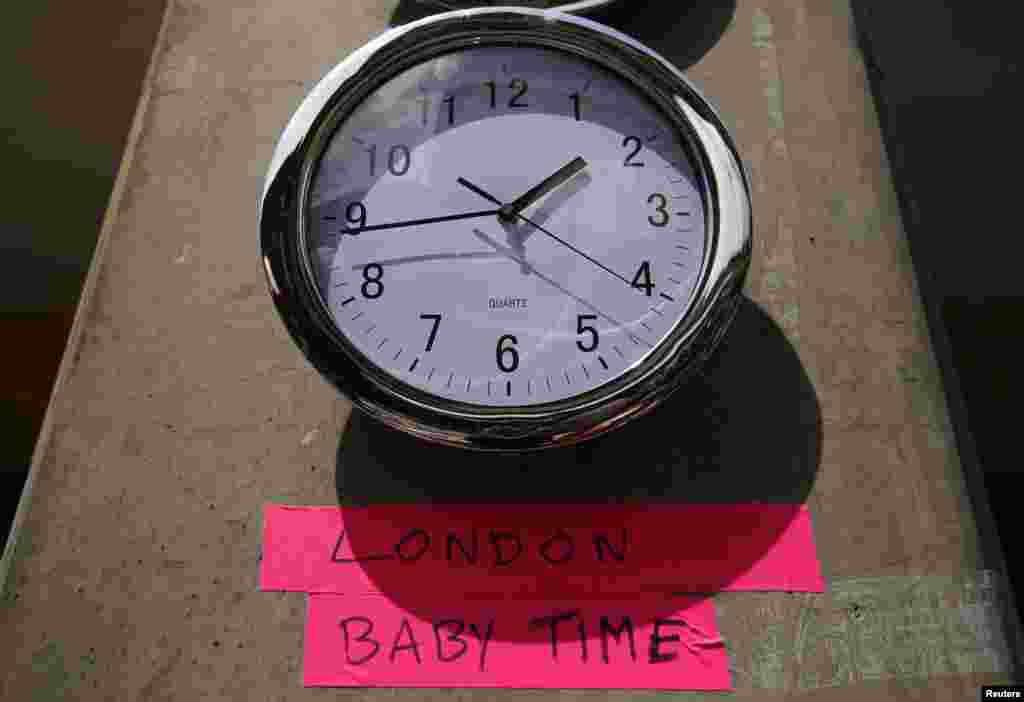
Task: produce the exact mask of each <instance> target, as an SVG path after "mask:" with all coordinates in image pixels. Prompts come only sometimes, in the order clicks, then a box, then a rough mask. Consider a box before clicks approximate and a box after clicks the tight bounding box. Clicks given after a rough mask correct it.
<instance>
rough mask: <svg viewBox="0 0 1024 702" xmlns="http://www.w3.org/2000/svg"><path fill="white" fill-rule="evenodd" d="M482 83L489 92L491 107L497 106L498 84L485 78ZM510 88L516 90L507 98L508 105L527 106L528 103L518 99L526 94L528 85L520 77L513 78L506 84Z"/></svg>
mask: <svg viewBox="0 0 1024 702" xmlns="http://www.w3.org/2000/svg"><path fill="white" fill-rule="evenodd" d="M484 85H486V86H487V89H488V90H489V91H490V93H491V109H494V108H495V107H497V106H498V86H497V84H496V83H495V82H494V81H493V80H485V81H484ZM508 87H509V89H510V90H514V91H517V92H515V93H514V94H513V95H512V97H510V98H509V100H508V106H509V107H529V106H530V105H529V103H526V102H520V101H519V99H520V98H522V97H523V96H524V95H526V91H527V90H528V89H529V85H528V84H527V82H526V81H525V80H522V79H521V78H515V79H513V80H512V82H511V83H509V84H508Z"/></svg>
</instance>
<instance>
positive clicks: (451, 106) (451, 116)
mask: <svg viewBox="0 0 1024 702" xmlns="http://www.w3.org/2000/svg"><path fill="white" fill-rule="evenodd" d="M441 102H447V103H448V126H449V127H450V126H452V125H453V124H455V96H454V95H449V96H448V97H446V98H445V99H444V100H442V101H441Z"/></svg>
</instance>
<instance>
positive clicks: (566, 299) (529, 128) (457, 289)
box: [306, 47, 705, 407]
mask: <svg viewBox="0 0 1024 702" xmlns="http://www.w3.org/2000/svg"><path fill="white" fill-rule="evenodd" d="M549 176H554V177H553V178H550V179H549ZM540 184H543V185H546V186H549V187H546V188H543V190H544V191H545V192H542V193H534V194H533V195H528V196H527V197H525V198H523V196H524V195H525V194H527V193H528V192H529V191H531V189H534V188H535V186H538V185H540ZM699 187H700V186H699V183H698V179H697V177H696V176H695V174H694V170H693V167H692V165H691V163H690V162H689V158H688V156H687V155H686V152H685V151H684V148H683V146H682V143H681V141H680V139H679V137H678V135H677V133H676V131H675V129H674V127H673V126H672V124H671V123H670V122H669V120H668V119H666V118H665V117H664V116H663V115H662V113H661V112H660V111H658V110H657V108H656V107H655V106H654V105H653V104H652V103H650V102H649V101H647V100H646V99H645V98H644V97H643V96H642V95H641V94H640V93H639V92H637V91H635V90H634V89H632V88H631V87H630V85H628V84H627V83H626V82H625V81H623V80H622V79H621V78H619V77H617V76H616V75H615V74H613V73H611V72H610V71H608V70H606V69H603V68H601V67H600V66H598V65H596V64H594V63H591V62H589V61H586V60H584V59H582V58H579V57H576V56H574V55H571V54H567V53H562V52H558V51H555V50H548V49H540V48H528V47H508V48H504V47H480V48H474V49H470V50H464V51H458V52H455V53H449V54H445V55H443V56H440V57H438V58H436V59H433V60H430V61H428V62H425V63H422V64H419V65H417V66H415V67H414V68H412V69H409V70H407V71H405V72H404V73H402V74H400V75H398V76H397V77H395V78H394V79H392V80H390V81H389V82H387V83H385V84H383V85H382V86H381V87H380V88H379V89H378V90H376V91H375V92H374V93H372V94H371V95H370V96H369V97H368V98H367V99H366V100H365V101H364V102H363V103H362V104H360V105H359V107H358V108H357V109H356V110H355V112H354V113H352V114H351V115H349V117H348V118H346V119H345V120H344V121H343V122H342V123H341V125H340V126H339V127H338V128H337V130H336V131H335V133H334V134H333V135H332V136H331V138H330V140H329V142H328V145H327V147H326V148H325V150H324V153H323V156H322V158H321V161H320V163H319V165H318V168H317V170H316V171H315V173H314V176H313V180H312V184H311V189H310V199H309V202H308V209H307V211H306V221H307V228H308V229H307V231H308V239H309V249H310V256H311V263H312V268H313V270H314V272H315V275H316V278H317V283H318V285H319V288H320V292H321V294H322V297H323V300H324V302H325V303H326V305H327V306H328V307H329V310H330V313H331V315H332V317H333V319H334V320H335V323H336V324H337V326H338V329H339V330H340V331H341V333H342V334H344V335H345V337H346V338H347V339H348V340H349V341H350V342H351V344H352V345H353V346H355V348H356V349H358V351H359V352H361V353H362V354H363V355H364V356H365V357H366V359H368V360H369V362H371V363H373V364H375V365H376V366H378V367H379V368H380V369H382V370H384V371H385V372H386V373H388V374H390V375H392V376H394V377H395V378H397V379H398V380H400V381H402V382H404V383H407V384H409V385H412V386H415V387H417V388H419V389H421V390H424V391H426V392H428V393H431V394H433V395H438V396H442V397H445V398H450V399H452V400H457V401H461V402H466V403H471V404H476V405H485V406H498V407H512V406H529V405H538V404H543V403H548V402H554V401H559V400H564V399H567V398H570V397H573V396H575V395H579V394H581V393H584V392H588V391H591V390H594V389H595V388H598V387H600V386H601V385H604V384H605V383H608V382H610V381H613V380H614V379H615V378H617V377H619V376H620V375H622V374H623V373H625V372H626V371H628V370H629V369H630V368H632V367H634V366H635V365H637V364H639V363H640V362H642V361H643V359H644V358H645V357H646V356H647V355H648V354H649V353H650V352H651V351H652V350H653V349H654V348H656V347H657V346H658V344H659V343H661V342H662V341H663V340H664V339H665V338H666V337H667V336H668V335H669V333H670V332H671V331H672V329H673V328H674V327H675V325H676V324H677V323H678V322H679V321H680V319H681V318H682V317H683V316H684V315H685V313H686V311H687V309H688V307H689V305H690V301H691V298H692V296H693V294H694V292H695V288H696V285H697V282H698V279H699V276H700V271H701V263H702V261H703V259H704V250H705V219H704V210H703V207H702V199H701V193H700V191H699V189H698V188H699ZM501 206H506V210H505V212H504V215H505V216H499V214H498V209H499V208H500V207H501ZM509 208H512V209H511V210H510V209H509Z"/></svg>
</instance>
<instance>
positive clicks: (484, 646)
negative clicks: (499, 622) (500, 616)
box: [469, 619, 494, 672]
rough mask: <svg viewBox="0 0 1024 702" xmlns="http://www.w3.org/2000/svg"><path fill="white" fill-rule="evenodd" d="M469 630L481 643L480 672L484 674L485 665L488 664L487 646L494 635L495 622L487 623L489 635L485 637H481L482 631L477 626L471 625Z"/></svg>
mask: <svg viewBox="0 0 1024 702" xmlns="http://www.w3.org/2000/svg"><path fill="white" fill-rule="evenodd" d="M469 630H470V631H472V632H473V636H475V637H476V640H477V641H479V642H480V672H483V670H484V664H485V663H486V662H487V644H489V643H490V642H491V636H492V635H493V634H494V620H493V619H492V620H491V621H489V622H487V633H486V634H485V635H484V636H480V630H479V629H477V628H476V624H470V625H469Z"/></svg>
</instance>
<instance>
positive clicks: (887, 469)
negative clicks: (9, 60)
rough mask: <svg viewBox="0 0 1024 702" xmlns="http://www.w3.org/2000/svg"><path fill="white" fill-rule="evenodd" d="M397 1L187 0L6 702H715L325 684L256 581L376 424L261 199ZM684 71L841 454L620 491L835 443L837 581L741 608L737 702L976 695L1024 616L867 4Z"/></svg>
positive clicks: (398, 485) (784, 24) (806, 19)
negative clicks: (288, 266) (949, 371)
mask: <svg viewBox="0 0 1024 702" xmlns="http://www.w3.org/2000/svg"><path fill="white" fill-rule="evenodd" d="M393 10H394V5H393V3H391V2H382V3H372V2H369V1H368V0H362V1H355V2H351V3H337V2H329V1H328V0H305V1H304V2H301V3H295V2H284V1H282V0H246V1H244V2H236V3H229V4H228V3H219V2H214V1H213V0H174V1H173V2H171V3H170V7H169V9H168V14H167V16H166V18H165V25H164V28H163V30H162V35H161V38H160V41H159V42H158V46H157V50H156V54H155V56H154V62H153V65H152V67H151V70H150V73H149V75H148V78H147V90H146V92H145V94H144V96H143V99H142V100H141V102H140V106H139V111H138V113H137V121H136V125H135V129H134V130H133V134H132V137H131V139H130V143H129V150H128V152H127V153H126V157H125V161H124V163H123V164H122V168H121V172H120V175H119V181H118V184H117V186H116V187H115V196H114V200H113V202H112V205H111V208H110V210H109V211H108V215H107V218H106V220H105V224H104V229H103V232H102V235H101V240H100V243H99V245H98V246H97V251H96V255H95V259H94V263H93V267H92V268H91V270H90V273H89V276H88V278H87V281H86V287H85V290H84V292H83V297H82V300H83V302H82V304H81V305H80V307H79V311H78V315H77V317H76V319H75V323H74V325H73V328H72V333H71V342H70V345H69V349H68V353H66V355H65V358H64V362H63V363H62V366H61V371H60V374H59V376H58V380H57V386H56V389H55V392H54V397H53V400H52V402H51V404H50V407H49V409H48V412H47V417H46V420H45V423H44V428H43V432H42V435H41V437H40V442H39V445H38V448H37V451H36V455H35V460H34V462H33V467H32V472H31V475H30V479H29V484H28V486H27V489H26V495H25V498H24V499H23V501H22V504H21V506H20V508H19V512H18V515H17V516H16V522H15V530H16V539H15V540H14V541H12V546H11V548H9V549H8V550H7V551H5V555H4V561H3V564H2V565H0V577H3V579H4V594H3V600H2V604H0V650H2V651H5V652H7V655H5V656H4V657H3V658H2V660H0V698H3V699H12V700H23V699H25V700H27V699H34V698H38V699H62V698H66V699H114V700H125V699H144V700H149V699H153V700H156V699H186V700H202V699H239V700H243V699H244V700H250V699H268V700H271V699H272V700H296V699H307V698H308V699H351V700H357V699H366V700H375V701H376V700H383V699H388V700H392V699H407V700H413V699H416V700H419V699H444V700H461V699H494V698H498V699H509V700H512V699H516V700H528V699H531V700H532V699H538V700H540V699H545V700H547V699H552V700H553V699H558V700H575V699H595V700H596V699H609V700H612V699H614V700H627V699H628V700H637V699H655V698H658V699H673V700H674V699H695V698H703V697H702V696H700V695H693V694H689V693H679V694H658V693H645V692H634V693H631V692H623V691H587V692H582V691H526V690H512V691H487V690H475V691H474V690H438V691H429V690H330V689H316V690H305V689H303V688H302V687H301V659H302V627H303V615H304V608H305V606H304V599H303V596H302V595H300V594H296V593H260V592H258V591H257V557H258V550H259V536H260V528H259V527H260V524H259V518H260V511H261V508H262V505H263V503H265V502H266V501H268V500H281V501H286V502H289V503H294V504H330V503H332V502H334V501H335V500H337V499H338V495H339V493H340V494H341V495H342V497H343V498H344V497H345V493H346V492H347V491H348V488H347V487H346V486H347V485H350V484H357V483H358V481H357V480H356V478H357V477H358V476H353V475H351V473H350V472H349V473H346V472H345V471H342V470H340V468H338V466H337V465H336V464H337V463H338V461H339V458H338V456H339V455H340V456H341V459H340V460H341V462H342V463H344V461H345V457H344V455H345V444H344V441H349V440H353V439H358V438H359V436H363V434H360V435H358V436H353V434H352V432H353V427H356V426H358V424H357V423H356V422H352V423H349V421H348V420H349V414H350V412H349V409H350V408H349V405H348V404H347V402H345V401H344V400H342V399H340V398H339V397H337V395H336V394H335V393H334V392H333V391H332V390H331V389H330V388H329V387H328V386H327V385H326V383H324V382H323V381H321V380H320V379H319V377H318V376H317V375H316V374H315V373H314V372H313V371H312V370H311V369H310V368H309V367H308V366H307V365H306V363H305V362H304V360H303V359H302V357H301V355H300V353H299V351H298V350H297V349H296V348H295V347H294V345H293V344H292V343H291V341H290V340H289V339H288V338H287V337H286V334H285V331H284V329H283V327H282V325H281V324H280V322H279V321H278V320H277V319H276V317H275V315H274V311H273V309H272V305H271V302H270V299H269V296H268V295H267V294H266V291H265V285H264V281H263V277H262V276H263V274H262V271H261V269H260V266H259V264H258V257H257V254H256V198H257V196H258V194H259V192H260V188H261V184H262V178H263V175H264V171H265V168H266V163H267V159H268V158H269V155H270V153H271V150H272V147H273V144H274V142H275V140H276V138H277V136H278V134H279V132H280V130H281V128H282V127H283V125H284V123H285V121H286V120H287V118H288V117H289V115H290V114H291V111H292V110H293V109H294V107H295V105H296V104H297V103H298V101H299V100H300V99H301V97H302V96H303V95H304V94H305V93H306V91H308V90H309V88H310V87H311V86H312V85H313V84H314V83H315V82H316V81H317V80H318V79H319V78H320V77H321V76H322V75H323V74H324V73H325V72H326V71H327V69H328V68H330V67H331V66H332V65H334V63H336V62H337V61H338V60H339V59H341V58H342V57H343V56H345V55H346V54H347V53H348V52H350V51H351V50H353V49H355V48H356V47H358V46H359V45H360V44H362V43H363V42H364V41H365V40H366V39H368V38H369V37H370V36H372V35H374V34H376V33H377V32H379V31H381V30H382V29H383V28H384V27H385V26H386V25H387V23H388V21H389V19H390V17H391V13H392V11H393ZM689 74H690V76H691V77H692V78H693V79H694V80H696V81H697V82H698V83H699V84H700V85H701V86H702V88H703V89H704V92H705V93H706V94H707V95H708V96H709V97H710V98H711V99H712V100H713V101H714V102H715V103H716V104H717V106H718V107H719V109H720V111H721V113H722V114H723V116H724V119H725V120H726V121H727V123H728V124H729V125H730V126H731V128H732V130H733V134H734V136H735V137H736V140H737V143H738V145H739V148H740V151H741V153H742V154H743V155H744V158H745V160H746V163H747V165H748V166H749V168H750V173H751V178H752V185H753V191H754V192H753V198H754V207H755V227H756V231H755V237H756V238H755V257H754V267H753V269H752V271H751V276H750V279H749V282H748V288H747V292H748V295H749V297H750V299H751V300H752V302H753V304H751V305H750V308H751V309H752V310H753V311H752V312H751V313H750V318H751V320H753V321H751V322H750V325H748V327H747V332H746V333H748V334H752V336H753V337H757V336H762V337H765V336H771V335H774V337H775V338H777V339H781V340H782V343H784V345H785V347H786V348H787V349H789V350H791V351H792V358H795V359H797V361H798V365H799V368H800V370H801V373H802V374H803V376H805V377H806V379H807V383H808V387H809V388H810V392H811V396H812V399H813V400H814V402H813V403H812V405H811V409H812V410H813V412H814V414H816V415H817V416H816V417H811V420H812V421H811V423H809V424H806V425H804V426H806V427H807V430H808V434H807V436H808V443H814V444H816V445H814V446H812V447H810V448H809V450H808V451H806V452H803V453H802V454H801V455H799V456H796V457H794V456H792V455H790V454H789V451H788V446H787V447H786V448H787V450H785V451H779V450H778V447H777V446H775V445H774V444H773V437H772V436H771V434H770V433H767V432H761V433H757V432H756V430H753V429H752V430H751V434H750V435H749V437H746V438H748V441H747V444H748V446H747V448H746V449H745V450H743V451H741V450H738V449H735V448H733V444H734V443H735V441H733V442H731V443H730V444H729V445H728V446H708V447H707V449H708V450H707V454H706V455H707V456H711V457H712V458H716V457H717V458H719V459H721V460H722V461H723V462H722V464H721V465H715V464H714V463H711V464H708V463H702V464H700V465H697V464H696V463H694V462H692V461H691V462H686V461H688V460H689V458H688V457H687V456H676V458H677V459H678V460H680V461H682V462H683V464H684V465H685V467H686V470H685V471H683V470H679V471H676V472H675V473H673V472H672V468H671V464H668V463H667V464H665V465H663V466H661V468H660V469H659V472H658V475H657V478H655V477H654V474H653V473H652V474H650V475H648V474H647V473H645V472H644V471H643V470H641V471H639V472H638V473H637V474H636V475H635V476H629V477H624V476H621V475H620V476H613V477H608V476H602V477H603V479H605V480H607V481H608V484H609V485H612V486H617V487H618V488H619V489H620V492H626V493H628V496H632V497H640V498H642V497H643V496H645V495H647V496H650V497H653V498H659V497H664V496H665V495H666V494H669V493H672V494H675V493H673V492H672V491H677V492H679V493H680V494H683V493H685V488H686V486H687V484H688V481H691V480H692V481H696V482H697V483H700V481H701V480H706V481H709V482H710V483H714V482H715V479H714V476H715V474H716V472H717V471H722V472H723V473H726V474H731V475H736V474H742V473H743V472H744V471H750V473H751V474H754V473H757V472H759V473H760V474H762V475H763V474H767V475H769V476H771V475H773V474H774V475H777V476H780V480H785V479H787V478H786V476H788V475H789V474H790V473H794V472H798V471H806V469H807V465H805V464H806V463H807V461H806V457H807V456H811V458H812V460H811V464H810V471H809V473H805V474H803V477H808V476H809V478H810V479H809V480H803V479H801V481H800V482H799V485H800V486H801V488H802V489H803V490H804V493H805V494H806V500H807V502H808V504H809V505H810V506H811V509H812V511H813V515H814V521H815V528H816V538H817V542H818V548H819V554H820V556H821V559H822V563H823V567H824V569H825V573H826V575H827V577H828V578H829V581H830V586H829V591H828V592H827V593H825V594H823V595H795V594H787V593H759V594H752V593H732V594H729V595H720V596H716V598H715V601H716V605H717V607H718V612H719V625H720V628H721V631H722V634H723V636H724V637H725V639H726V641H727V642H728V646H729V651H730V655H731V657H732V661H733V670H734V683H735V686H736V690H737V693H736V696H739V697H746V698H751V699H785V698H790V697H796V696H799V697H801V698H806V699H809V700H828V701H838V700H862V699H865V698H866V697H872V698H879V699H896V698H898V699H919V700H961V699H967V698H971V697H973V696H974V695H976V694H977V687H978V686H979V685H981V684H983V683H1000V682H1007V681H1009V680H1010V679H1011V678H1012V673H1011V671H1012V668H1013V666H1014V664H1015V663H1016V662H1018V657H1019V653H1018V651H1019V648H1017V647H1016V634H1015V633H1014V632H1013V631H1012V630H1011V629H1010V628H1009V627H1008V623H1009V622H1010V621H1011V620H1012V618H1011V617H1010V616H1009V615H1008V614H1007V608H1008V607H1009V605H1010V603H1009V599H1008V596H1007V591H1006V588H1005V583H1004V581H1003V576H1002V575H1001V574H1000V573H998V572H993V569H994V568H995V567H996V564H998V557H997V555H993V552H992V551H991V550H990V546H989V545H988V544H987V543H986V541H985V540H984V539H982V538H980V537H979V533H978V529H977V526H976V523H975V520H974V517H973V511H972V508H971V504H970V502H969V500H968V498H967V495H966V492H965V486H964V481H963V476H962V473H961V470H960V465H959V459H958V456H957V452H956V448H955V444H954V442H953V439H952V433H951V429H950V425H949V421H948V414H947V411H946V407H945V404H944V399H943V395H942V392H941V385H940V380H939V375H938V371H937V368H936V365H935V361H934V358H933V355H932V353H931V350H930V347H929V339H928V333H927V328H926V325H925V320H924V315H923V312H922V308H921V305H920V301H919V299H918V293H917V288H916V286H915V281H914V277H913V272H912V267H911V265H910V259H909V255H908V252H907V244H906V240H905V237H904V234H903V230H902V227H901V224H900V218H899V213H898V209H897V207H896V204H895V196H894V194H893V189H892V184H891V183H890V181H889V175H888V171H887V165H886V162H885V157H884V152H883V150H882V145H881V140H880V135H879V130H878V125H877V121H876V116H875V112H874V109H873V106H872V102H871V99H870V95H869V93H868V86H867V83H866V79H865V73H864V66H863V63H862V60H861V57H860V54H859V53H858V51H857V50H856V48H855V43H854V40H853V31H852V21H851V17H850V11H849V7H848V5H847V3H846V2H845V1H844V0H837V1H836V2H831V3H820V2H816V1H815V0H778V1H772V2H768V0H757V1H753V2H748V3H742V4H741V5H740V6H739V7H737V9H736V11H735V14H734V16H733V17H732V18H731V21H730V22H729V23H728V26H727V27H726V28H725V30H724V32H723V33H722V35H721V37H720V40H719V41H718V43H717V44H715V45H714V47H713V48H710V50H709V51H708V52H707V53H706V55H704V57H703V58H702V59H701V60H700V61H699V63H697V64H696V65H694V66H693V67H692V68H691V69H690V71H689ZM765 319H767V322H766V323H765V322H764V321H763V320H765ZM758 325H761V326H758ZM751 330H753V332H756V334H754V333H753V332H752V331H751ZM743 333H744V332H742V331H741V332H740V335H739V336H738V337H737V339H744V338H748V337H744V336H742V334H743ZM773 343H774V342H773ZM737 348H739V349H740V351H742V347H739V346H737V345H736V343H735V342H733V346H732V347H731V349H732V351H731V353H732V354H733V357H736V356H735V354H737V353H739V352H738V351H736V349H737ZM750 356H751V358H749V359H748V365H755V366H756V363H757V361H756V359H754V358H752V357H753V356H754V354H750ZM719 368H721V366H719ZM759 389H760V386H758V385H756V384H753V385H751V386H749V387H748V392H749V393H750V395H751V396H752V397H751V400H750V401H751V402H755V400H756V401H758V402H768V401H769V400H770V397H769V398H768V399H767V400H766V399H765V398H763V397H762V398H757V396H758V394H759ZM711 390H714V387H711ZM735 391H736V390H735V388H734V387H732V388H730V392H735ZM730 397H733V396H732V395H728V394H726V395H725V396H724V398H725V399H723V400H722V402H723V404H721V405H716V406H714V407H713V409H714V410H715V411H716V412H719V413H720V417H721V421H722V423H723V424H724V425H726V426H733V425H730V422H731V421H732V420H731V418H730V416H729V412H730V411H733V412H735V413H736V414H739V415H742V413H743V410H744V407H745V406H746V404H747V403H746V402H745V401H744V400H743V398H742V397H739V398H734V399H731V400H730V399H729V398H730ZM807 408H808V404H807V403H805V402H802V401H795V402H793V403H792V406H788V405H787V407H786V408H785V411H786V412H792V414H791V415H789V416H791V417H792V421H793V422H794V423H802V422H806V421H807V419H808V418H807V416H806V414H805V412H806V411H807ZM785 417H786V415H783V416H782V419H781V420H780V419H777V418H776V419H775V420H774V421H775V423H776V425H778V424H779V423H780V422H781V423H782V424H785ZM672 419H673V418H672V417H671V416H669V415H667V414H666V413H665V412H662V413H661V414H660V417H659V415H652V422H655V423H658V422H669V423H671V420H672ZM710 421H714V418H712V420H710ZM346 426H348V430H347V431H346ZM652 426H654V425H652ZM817 428H820V437H819V436H815V432H816V429H817ZM314 430H315V431H314ZM343 436H344V437H345V438H344V440H343V442H342V444H341V446H339V437H343ZM819 441H820V445H817V443H818V442H819ZM365 455H366V456H370V455H374V454H373V452H372V451H368V452H365ZM577 455H580V456H583V455H586V451H583V452H582V453H579V454H577ZM743 456H746V457H748V458H749V463H747V464H742V463H737V461H738V458H737V457H743ZM758 456H760V458H761V460H759V461H758V460H755V459H756V458H757V457H758ZM727 459H728V462H726V460H727ZM659 460H665V461H667V460H668V459H667V458H666V456H661V457H659ZM795 464H798V465H795ZM361 468H362V471H363V473H368V472H371V471H376V472H377V473H380V474H385V475H387V476H391V477H389V478H387V480H390V481H392V482H390V483H388V482H387V481H385V482H384V483H383V484H385V485H391V486H392V487H393V488H394V491H395V493H396V494H395V496H394V498H393V499H398V498H400V497H407V496H408V495H410V494H411V495H416V494H421V495H423V494H428V495H429V493H425V492H424V491H422V490H419V489H418V488H417V487H416V485H417V484H420V485H422V484H424V483H426V482H429V480H427V479H426V478H425V476H424V475H423V473H422V472H418V473H419V474H418V475H416V474H415V473H417V471H413V470H411V468H410V466H396V465H391V464H388V463H386V462H382V463H380V464H379V465H363V466H361ZM665 468H667V469H668V474H666V473H665V470H663V469H665ZM336 469H337V470H336ZM339 476H340V477H341V480H342V484H341V485H339V484H338V483H337V481H338V477H339ZM395 476H397V477H395ZM349 478H351V479H352V480H351V483H350V482H346V481H348V480H349ZM766 480H767V479H762V481H766ZM403 481H405V484H403ZM645 481H650V482H649V483H645ZM733 482H738V481H733ZM363 484H364V485H369V484H370V482H364V483H363ZM376 484H377V485H378V486H379V485H381V484H382V483H379V482H378V483H376ZM794 484H796V483H794ZM409 485H412V487H409ZM666 485H667V486H668V488H667V489H663V487H664V486H666ZM727 487H728V486H722V485H715V486H713V488H714V489H711V488H709V491H708V493H707V494H709V495H720V494H721V492H715V490H723V489H726V488H727ZM477 488H478V489H477V493H476V494H477V495H479V494H480V491H481V490H483V487H481V486H479V485H478V486H477ZM747 489H749V488H747ZM620 496H621V495H620ZM373 497H374V498H380V499H385V498H387V497H388V496H387V495H386V494H385V493H384V492H382V491H381V490H380V489H378V491H377V492H376V493H375V494H374V495H373ZM769 497H771V495H769ZM718 696H720V695H718ZM707 697H712V698H713V697H716V695H708V696H707Z"/></svg>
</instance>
